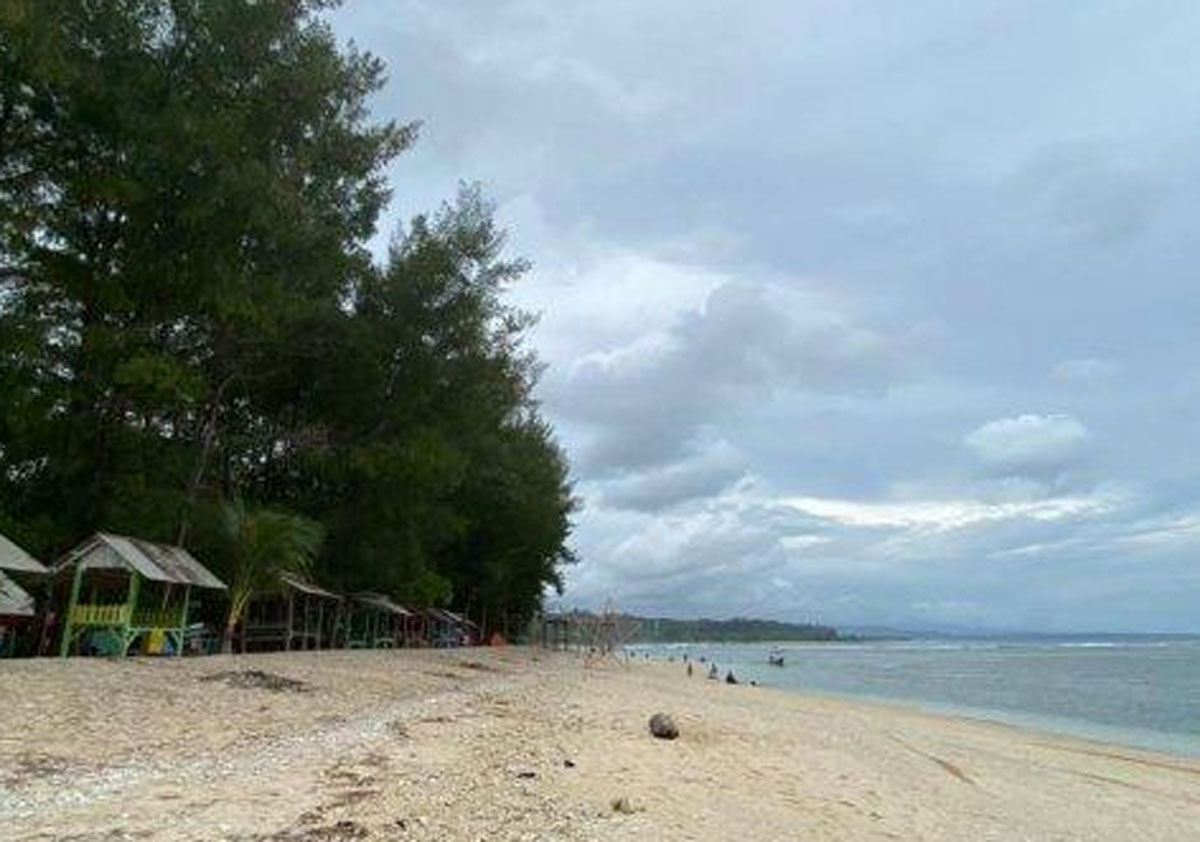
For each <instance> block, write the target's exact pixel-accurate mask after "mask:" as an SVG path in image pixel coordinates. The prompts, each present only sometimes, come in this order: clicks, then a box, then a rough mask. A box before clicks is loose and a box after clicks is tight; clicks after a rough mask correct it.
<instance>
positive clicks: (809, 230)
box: [333, 0, 1200, 630]
mask: <svg viewBox="0 0 1200 842" xmlns="http://www.w3.org/2000/svg"><path fill="white" fill-rule="evenodd" d="M333 21H334V26H335V28H336V30H337V31H338V32H339V34H341V35H343V36H347V37H354V38H355V39H356V40H357V41H358V42H359V43H360V44H361V45H362V46H364V47H366V48H368V49H371V50H373V51H375V52H377V53H379V54H380V55H381V56H382V57H383V58H384V59H385V60H387V61H388V63H389V67H390V74H391V83H390V84H389V86H388V87H387V89H386V90H385V91H383V92H382V93H381V94H380V96H379V97H378V99H377V101H376V103H375V109H376V111H377V112H378V113H379V114H380V115H382V116H385V117H389V118H396V119H401V120H411V119H422V120H424V129H423V133H422V139H421V142H420V143H419V144H418V147H417V149H416V150H415V151H414V152H413V153H411V154H408V155H405V156H402V157H401V159H400V160H398V161H397V162H396V164H395V166H394V167H393V169H392V171H391V173H390V175H391V178H392V180H393V181H394V183H395V187H396V200H395V201H394V203H393V205H392V206H391V208H390V210H389V214H390V217H389V220H388V221H387V222H385V230H384V231H383V232H382V234H381V237H380V243H382V242H385V241H386V236H387V234H388V233H389V230H388V229H390V227H391V225H392V224H393V223H394V221H395V220H396V219H398V218H402V217H405V216H407V215H409V214H411V213H413V212H416V211H418V210H423V209H427V208H430V207H433V206H435V205H436V204H437V203H438V202H439V201H441V200H442V199H444V198H446V197H447V196H448V195H450V194H451V193H452V191H453V189H454V185H455V183H456V181H457V180H458V179H460V178H468V179H481V180H483V181H484V182H485V185H486V188H487V189H488V191H489V192H490V193H491V194H492V195H493V196H494V197H495V198H496V199H497V200H498V201H499V202H500V207H501V218H502V220H507V221H509V222H513V223H514V225H515V230H514V231H513V237H512V240H511V241H512V242H513V243H514V244H515V245H517V246H518V247H519V249H520V250H521V251H522V252H524V253H525V254H526V256H528V257H530V258H532V259H533V260H534V262H535V264H536V265H537V266H538V270H537V273H536V276H535V278H534V279H533V281H532V282H531V284H530V285H529V286H528V287H527V290H528V291H527V292H525V291H521V290H518V294H519V295H522V296H524V297H522V298H521V302H522V304H524V305H527V306H530V307H533V308H535V309H540V310H542V323H541V327H540V328H539V329H538V331H537V332H536V333H535V334H534V341H535V342H536V343H538V344H537V349H538V350H539V351H540V352H541V353H542V356H543V357H544V358H545V359H546V361H547V362H548V363H549V364H550V369H549V373H548V375H547V377H546V379H545V380H544V382H543V384H542V386H541V387H540V392H539V396H540V398H541V399H542V401H543V407H544V410H545V411H546V413H547V414H548V415H549V416H550V417H551V418H552V419H553V420H554V421H555V424H556V428H557V429H558V431H559V435H560V436H561V437H562V439H563V441H564V443H565V445H566V447H567V449H568V452H569V454H570V456H571V459H572V462H573V464H574V466H575V472H576V480H577V482H578V487H579V489H580V492H581V493H582V494H583V495H584V496H585V498H586V499H585V505H586V508H585V509H584V512H583V513H582V514H581V516H580V525H579V531H578V539H577V540H578V544H579V546H578V549H579V551H580V554H581V556H582V557H583V559H584V560H583V563H582V564H580V565H578V566H576V567H573V568H572V569H571V570H570V571H569V584H570V587H569V590H568V599H569V600H574V601H575V602H576V604H581V605H596V604H598V603H600V602H602V601H603V600H604V599H606V598H607V597H610V596H611V597H615V598H617V599H618V600H619V601H620V602H621V603H622V604H623V605H628V606H630V607H637V608H639V609H641V610H645V611H648V612H652V613H713V614H722V613H729V612H731V611H735V610H740V609H747V610H749V609H752V610H753V611H754V612H755V613H760V614H763V615H764V616H779V617H786V618H798V617H804V616H814V615H819V616H821V617H822V618H824V619H828V620H831V621H837V622H865V623H893V624H903V623H913V624H918V623H924V622H945V623H977V624H985V625H989V626H993V627H1001V626H1006V627H1017V626H1024V627H1041V628H1072V627H1074V628H1085V627H1090V628H1095V627H1101V626H1108V627H1117V628H1190V629H1192V630H1200V627H1198V626H1197V625H1196V623H1197V620H1196V616H1195V611H1194V606H1195V603H1196V600H1197V599H1198V598H1200V577H1198V575H1197V573H1196V570H1195V566H1194V563H1193V562H1192V559H1194V558H1195V554H1196V550H1197V547H1196V545H1195V543H1194V541H1193V538H1192V537H1191V533H1190V532H1189V531H1188V528H1186V527H1181V526H1179V525H1178V522H1179V521H1180V519H1181V518H1183V519H1186V516H1187V514H1188V513H1190V512H1194V511H1196V510H1197V509H1200V480H1198V479H1197V478H1198V477H1200V451H1197V449H1196V448H1195V446H1194V445H1195V421H1194V419H1195V418H1197V417H1200V386H1198V385H1197V384H1198V383H1200V380H1198V379H1197V376H1196V372H1195V362H1194V361H1195V359H1196V358H1197V355H1198V354H1200V342H1198V338H1197V332H1196V329H1195V309H1196V308H1195V303H1194V300H1195V277H1194V274H1195V272H1194V267H1195V266H1197V265H1200V240H1198V239H1197V238H1196V237H1195V229H1196V223H1197V220H1196V210H1195V208H1194V207H1193V205H1194V203H1192V202H1191V201H1189V198H1188V197H1189V196H1190V195H1191V194H1192V193H1193V192H1194V188H1195V187H1196V186H1200V154H1198V153H1197V147H1196V144H1195V143H1194V138H1195V135H1196V134H1197V132H1200V117H1197V116H1196V114H1195V111H1194V109H1193V108H1192V107H1191V105H1192V104H1193V103H1194V102H1195V101H1196V100H1197V97H1198V96H1200V51H1197V50H1196V49H1195V45H1194V40H1195V39H1194V34H1195V32H1196V29H1197V26H1200V6H1196V5H1195V4H1190V3H1172V4H1165V5H1156V4H1134V3H1125V2H1108V0H1101V2H1100V3H1099V5H1089V6H1088V7H1087V8H1086V9H1085V8H1083V7H1079V6H1072V5H1067V4H1047V3H1044V2H1037V0H1016V2H1004V3H999V2H997V3H991V2H988V3H984V4H982V5H980V4H962V3H952V2H941V3H937V2H935V3H922V4H916V5H913V4H900V5H896V6H895V7H894V8H891V7H889V8H883V9H881V8H879V7H878V6H871V5H868V4H857V3H833V4H760V5H757V6H753V7H737V8H734V7H731V6H729V4H727V3H721V2H717V0H696V2H693V0H661V2H655V3H644V2H640V0H614V2H612V3H604V4H584V3H569V2H560V0H521V1H520V2H494V3H493V2H488V3H476V2H465V1H464V0H445V2H437V3H431V2H423V0H407V1H405V0H398V1H397V2H395V3H387V4H381V3H350V4H346V5H345V6H344V7H343V8H341V9H340V10H338V11H337V12H336V13H334V14H333ZM377 250H378V251H382V247H381V246H380V247H379V248H378V249H377ZM618 274H619V275H620V277H615V276H616V275H618ZM649 286H652V287H653V290H654V293H653V294H650V295H647V294H640V293H639V290H640V289H641V290H644V289H646V288H647V287H649ZM705 297H707V301H703V299H704V298H705ZM1030 408H1034V409H1036V410H1037V411H1038V412H1040V413H1042V414H1040V415H1035V416H1030V415H1028V413H1029V412H1030ZM1047 408H1053V413H1054V414H1047V413H1048V410H1047ZM1023 418H1024V420H1022V419H1023ZM1081 429H1082V430H1083V431H1084V434H1083V435H1081V434H1080V430H1081ZM964 438H965V439H966V440H967V441H966V442H964ZM725 447H727V448H728V451H726V455H725V456H721V452H722V451H721V448H725ZM729 454H736V457H734V456H731V455H729ZM1111 488H1122V489H1130V491H1129V493H1128V494H1127V495H1125V496H1122V495H1121V494H1115V493H1114V494H1112V499H1113V501H1115V502H1111V505H1107V504H1106V505H1107V508H1105V509H1104V510H1103V515H1100V514H1097V513H1096V511H1098V510H1095V511H1092V513H1091V514H1087V513H1082V512H1076V513H1073V514H1070V515H1069V516H1063V517H1060V518H1057V519H1040V520H1039V519H1037V518H1034V517H1029V516H1022V517H1008V518H1004V519H999V520H982V521H975V522H972V523H971V524H970V525H969V526H964V527H962V528H956V529H947V530H941V531H936V530H931V529H929V528H924V529H921V528H914V529H906V528H901V527H897V526H862V525H859V526H855V525H852V524H847V523H839V522H835V521H832V520H829V519H822V518H813V517H811V516H807V515H804V514H802V513H800V512H797V511H796V510H794V509H789V508H788V507H786V506H782V505H779V504H778V500H779V499H783V498H788V497H813V498H820V499H826V500H841V501H849V502H850V503H854V504H858V505H868V504H877V505H893V506H903V505H909V506H914V505H921V504H927V505H942V504H954V505H960V506H967V505H975V504H980V505H1001V504H1008V505H1013V506H1017V507H1018V508H1019V506H1020V505H1024V504H1034V503H1036V504H1039V505H1041V504H1052V503H1053V502H1054V501H1056V500H1062V499H1064V498H1072V499H1073V498H1088V499H1090V498H1091V497H1093V496H1097V497H1102V498H1104V499H1105V500H1108V497H1107V496H1105V495H1107V494H1108V493H1109V492H1108V491H1106V489H1111ZM773 500H774V501H775V502H772V501H773ZM1173 524H1174V525H1173ZM1189 542H1190V543H1189ZM1189 565H1190V566H1189Z"/></svg>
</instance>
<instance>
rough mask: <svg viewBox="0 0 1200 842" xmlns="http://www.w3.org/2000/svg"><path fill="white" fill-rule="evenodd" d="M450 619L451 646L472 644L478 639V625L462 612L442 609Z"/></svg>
mask: <svg viewBox="0 0 1200 842" xmlns="http://www.w3.org/2000/svg"><path fill="white" fill-rule="evenodd" d="M442 613H443V614H445V615H446V617H448V618H449V620H450V639H451V643H450V645H451V646H474V645H475V644H476V643H477V642H478V640H479V626H477V625H475V623H473V622H471V621H470V620H468V619H467V618H466V617H465V616H464V615H462V614H456V613H454V612H453V611H444V610H443V611H442Z"/></svg>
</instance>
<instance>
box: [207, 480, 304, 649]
mask: <svg viewBox="0 0 1200 842" xmlns="http://www.w3.org/2000/svg"><path fill="white" fill-rule="evenodd" d="M217 534H218V536H219V537H218V544H219V545H220V548H221V549H222V550H223V552H222V553H221V557H222V558H224V559H225V560H226V569H227V570H228V573H227V575H228V579H229V581H228V585H229V611H228V613H227V614H226V618H225V633H224V636H223V638H222V647H221V648H222V651H224V652H226V653H228V652H232V651H233V633H234V630H235V629H236V628H237V625H238V623H240V622H242V621H243V620H244V619H245V614H246V607H247V606H248V605H249V604H250V598H251V597H252V596H253V595H254V594H255V593H256V592H260V591H266V590H273V589H277V588H278V587H279V584H280V582H279V577H280V575H282V574H285V573H294V574H297V575H299V576H301V577H305V576H308V575H309V573H310V572H311V570H312V566H313V563H314V561H315V560H316V558H317V556H318V554H319V553H320V550H321V542H322V540H323V538H324V533H323V530H322V529H321V526H320V524H318V523H316V522H315V521H311V520H309V519H307V518H304V517H300V516H298V515H294V514H291V513H289V512H282V511H276V510H272V509H254V510H248V509H247V508H246V505H245V503H243V502H242V500H241V498H234V499H233V500H230V501H226V502H225V503H223V504H222V505H221V506H220V509H219V527H218V531H217Z"/></svg>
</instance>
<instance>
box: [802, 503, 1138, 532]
mask: <svg viewBox="0 0 1200 842" xmlns="http://www.w3.org/2000/svg"><path fill="white" fill-rule="evenodd" d="M784 502H786V503H787V504H788V505H790V506H793V507H795V508H796V509H797V510H799V511H801V512H804V513H805V514H810V515H815V516H817V517H820V518H826V519H828V520H832V521H835V522H837V523H840V524H844V525H846V526H853V527H867V528H869V527H888V528H896V529H912V530H931V531H946V530H952V529H963V528H966V527H970V526H977V525H980V524H985V523H994V522H997V521H1004V520H1013V519H1019V518H1025V519H1028V520H1035V521H1037V520H1041V521H1051V520H1060V519H1063V518H1072V517H1080V516H1083V515H1094V514H1098V513H1101V512H1105V511H1108V510H1110V509H1111V508H1112V507H1113V505H1114V503H1115V502H1116V501H1115V499H1114V498H1113V497H1112V496H1111V495H1103V494H1096V495H1089V496H1074V497H1055V498H1050V499H1046V500H1031V501H1023V502H1006V503H992V502H985V501H982V500H919V501H913V502H903V503H878V502H862V501H855V500H830V499H821V498H817V497H793V498H789V499H787V500H785V501H784Z"/></svg>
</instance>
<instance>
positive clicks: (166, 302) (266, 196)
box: [0, 0, 575, 631]
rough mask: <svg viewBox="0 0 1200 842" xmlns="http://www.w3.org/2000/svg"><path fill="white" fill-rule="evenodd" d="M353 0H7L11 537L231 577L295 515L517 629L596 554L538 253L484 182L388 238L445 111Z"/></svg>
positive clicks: (347, 570) (2, 360)
mask: <svg viewBox="0 0 1200 842" xmlns="http://www.w3.org/2000/svg"><path fill="white" fill-rule="evenodd" d="M329 5H330V4H329V3H328V2H322V1H321V0H273V1H272V2H251V0H223V2H208V0H84V1H83V2H80V0H0V531H3V532H5V533H6V534H9V535H10V537H12V538H14V539H16V540H18V541H20V542H21V543H23V544H24V545H25V546H27V547H28V548H29V549H30V550H32V551H34V552H35V553H36V554H39V555H41V556H42V557H44V558H53V557H54V556H55V555H57V554H58V553H60V552H62V551H64V550H66V549H67V548H69V547H70V546H72V545H73V544H74V543H76V542H77V541H79V540H80V539H82V538H83V537H85V536H86V535H88V534H90V533H91V532H94V531H96V530H98V529H105V530H111V531H115V532H123V533H128V534H134V535H140V536H143V537H146V538H150V539H157V540H162V541H168V542H175V543H181V544H183V545H185V546H187V547H188V548H189V549H192V550H193V551H194V552H195V553H196V554H197V555H198V556H199V557H200V558H202V559H203V560H204V561H205V562H206V564H209V565H210V566H212V567H213V568H214V570H216V571H217V572H218V573H219V574H220V573H224V574H225V575H226V576H227V577H228V576H231V575H232V574H235V573H237V570H235V569H234V567H235V566H236V565H237V564H239V563H246V562H245V561H244V560H245V559H251V558H258V557H260V556H264V555H265V556H266V557H267V560H266V562H265V563H267V564H270V563H271V562H270V556H271V555H272V554H271V553H270V552H266V553H265V554H264V553H262V552H260V551H261V550H262V547H258V548H254V547H251V548H246V547H242V548H241V550H240V551H239V550H238V548H237V545H236V541H237V536H243V539H244V541H253V540H256V539H255V538H254V537H253V536H255V535H263V534H276V535H278V534H279V533H280V532H281V531H282V532H283V533H286V532H287V531H288V528H289V526H288V525H289V523H290V524H291V526H292V527H293V528H292V532H293V533H294V534H293V536H292V539H293V540H292V544H293V545H295V544H297V542H298V543H299V544H300V545H302V546H306V547H309V548H310V549H311V553H310V555H311V556H312V558H311V559H310V561H311V562H312V564H313V565H315V571H314V572H315V573H316V575H318V577H319V578H321V579H322V580H324V581H327V582H328V583H329V584H331V585H333V586H335V587H340V588H345V589H348V590H355V589H366V588H371V589H374V590H380V591H384V592H386V593H389V594H390V595H392V596H393V597H395V598H397V599H399V600H402V601H406V602H411V603H415V604H421V605H441V604H453V605H455V606H457V607H458V608H460V609H462V610H465V611H467V612H468V613H469V614H470V615H471V616H472V617H474V618H475V619H477V620H482V621H483V622H484V624H485V625H486V626H487V627H488V628H489V629H500V630H502V631H511V630H513V629H515V628H518V627H519V626H520V625H521V624H522V623H523V622H524V621H525V620H526V619H528V618H529V616H531V614H532V613H533V612H535V611H536V610H537V608H538V606H539V604H540V600H541V596H542V594H543V592H544V590H545V589H546V588H547V587H548V586H560V585H561V581H560V574H561V569H562V565H563V564H565V563H569V562H571V561H572V560H573V559H572V556H571V553H570V550H569V549H568V536H569V532H570V516H571V512H572V510H573V508H574V506H575V502H574V500H573V498H572V495H571V490H570V485H569V478H568V467H567V463H566V459H565V457H564V455H563V453H562V452H561V450H560V449H559V447H558V445H557V444H556V442H555V439H554V435H553V431H552V430H551V429H550V427H549V426H548V424H547V423H546V421H545V420H544V419H543V418H542V417H541V415H540V414H539V412H538V407H537V404H536V401H535V399H534V396H533V388H534V385H535V382H536V379H537V376H538V373H539V363H538V361H537V359H536V358H535V356H534V355H533V354H532V353H531V352H530V351H529V350H528V348H527V347H526V346H525V345H524V344H523V338H524V336H525V334H526V332H527V330H528V328H529V327H530V326H531V324H532V318H531V316H530V315H529V314H527V313H524V312H522V311H520V310H518V309H516V308H514V307H513V306H512V305H510V304H509V303H507V302H506V300H505V296H504V293H505V290H506V288H507V287H508V286H509V285H511V284H512V283H514V282H516V281H518V280H520V278H521V277H522V276H523V275H524V274H525V273H526V272H527V271H528V268H529V267H528V265H527V264H526V263H525V262H524V261H522V260H519V259H515V258H512V257H510V256H509V255H508V254H507V252H506V249H505V237H504V232H503V231H502V230H501V229H500V228H499V227H498V226H497V223H496V221H495V218H494V214H493V209H492V207H491V206H490V205H489V203H488V202H487V201H486V199H485V198H484V197H483V196H482V194H481V192H480V190H479V189H478V188H477V187H474V186H471V185H466V186H463V187H462V188H461V190H460V192H459V194H458V195H457V196H455V197H453V198H451V199H450V200H449V201H448V202H447V203H446V204H445V205H444V206H443V207H442V208H440V209H439V210H437V211H435V212H433V213H430V214H426V215H421V216H418V217H416V218H415V219H412V220H411V221H410V222H408V223H407V224H406V225H404V226H402V228H401V229H400V230H397V231H396V232H394V236H393V238H392V241H391V247H390V249H389V252H388V254H387V257H386V260H384V261H382V263H378V262H376V261H374V260H373V259H372V258H371V255H370V253H369V252H368V249H367V243H368V241H369V240H370V238H371V237H372V236H373V235H374V233H375V231H376V224H377V222H378V220H379V216H380V213H381V211H382V209H383V208H384V206H385V205H386V203H387V201H388V199H389V195H390V194H389V190H390V186H389V185H388V183H387V181H386V179H385V177H384V170H385V167H386V166H387V165H388V164H389V162H391V161H392V160H393V159H394V158H395V157H396V156H397V155H400V154H402V153H403V152H404V151H405V150H406V149H408V148H409V147H410V146H411V145H412V144H413V143H414V142H415V140H416V136H417V129H418V126H417V125H416V124H399V123H395V122H386V121H380V120H378V119H375V118H373V117H372V116H371V114H370V113H369V111H368V108H367V103H368V99H369V97H370V96H371V95H372V94H373V93H375V92H376V91H378V90H379V89H380V88H381V87H382V86H383V85H384V83H385V78H384V66H383V64H382V63H381V62H380V61H379V60H378V59H377V58H375V57H373V56H371V55H369V54H366V53H363V52H361V51H359V50H357V49H355V48H353V47H352V46H343V45H340V44H339V43H338V42H337V40H336V38H335V37H334V35H333V33H332V31H331V29H330V27H329V25H328V23H327V22H326V21H325V20H324V19H323V17H322V15H323V14H324V12H325V11H326V9H327V7H328V6H329ZM395 84H403V80H399V81H398V82H397V83H395ZM255 517H258V518H259V519H260V520H261V521H262V522H263V523H262V528H261V529H258V530H257V531H256V530H255V529H254V528H252V527H253V526H254V523H255V521H254V518H255ZM231 518H234V520H236V525H235V527H234V528H233V529H232V531H231V530H230V528H227V527H228V524H229V523H230V522H231ZM297 535H298V536H299V537H298V538H297V537H296V536H297ZM245 536H250V537H245ZM315 538H317V539H323V540H314V539H315ZM231 541H233V543H232V544H231ZM284 544H285V545H286V544H287V541H286V540H285V541H284ZM282 555H283V556H286V555H288V554H287V553H283V554H282ZM301 555H304V554H303V553H301ZM239 558H240V559H243V562H238V561H237V559H239ZM243 572H244V571H243ZM249 580H254V577H249Z"/></svg>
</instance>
